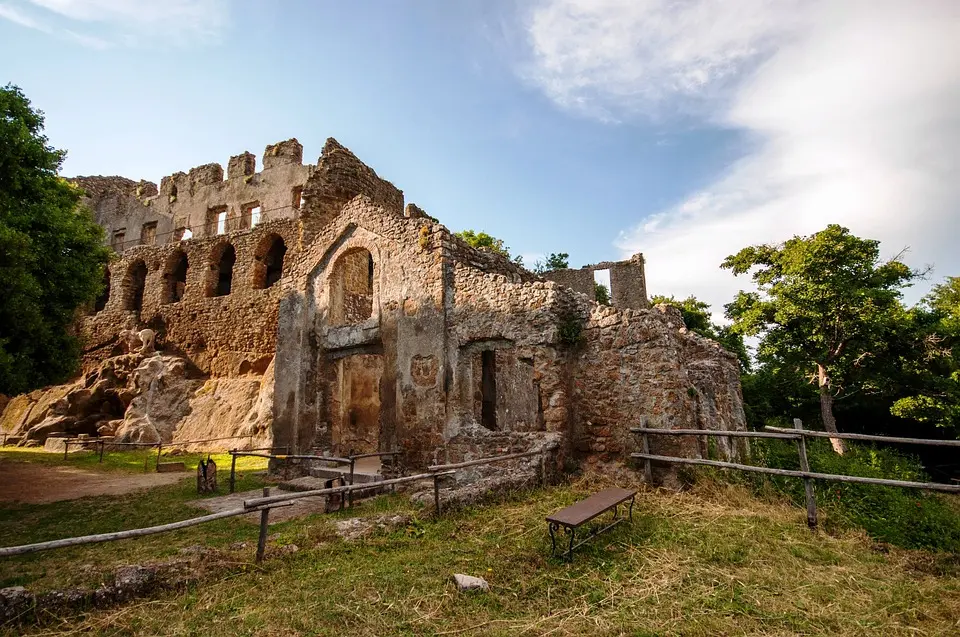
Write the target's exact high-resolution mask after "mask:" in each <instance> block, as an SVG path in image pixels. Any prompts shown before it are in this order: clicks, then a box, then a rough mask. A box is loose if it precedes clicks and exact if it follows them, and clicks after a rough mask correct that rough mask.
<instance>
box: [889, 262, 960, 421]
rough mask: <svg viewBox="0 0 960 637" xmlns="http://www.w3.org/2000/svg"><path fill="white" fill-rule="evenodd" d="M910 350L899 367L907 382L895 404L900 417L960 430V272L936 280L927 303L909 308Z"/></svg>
mask: <svg viewBox="0 0 960 637" xmlns="http://www.w3.org/2000/svg"><path fill="white" fill-rule="evenodd" d="M900 333H901V334H905V335H906V336H905V337H904V336H901V337H900V340H901V341H904V340H905V341H906V345H907V348H905V349H906V355H901V356H899V357H898V358H897V359H896V360H895V361H894V370H896V371H899V372H900V373H901V374H902V376H903V378H902V379H901V384H902V385H905V386H906V387H905V388H904V390H903V393H906V394H907V395H906V396H901V397H899V398H898V399H897V400H896V402H894V403H893V406H892V407H891V409H890V411H891V413H892V414H893V415H895V416H900V417H901V418H909V419H911V420H916V421H917V422H922V423H929V424H933V425H936V426H938V427H944V428H949V429H953V430H954V432H955V433H958V434H960V277H948V278H947V280H946V281H945V282H944V283H941V284H939V285H935V286H934V287H933V290H932V291H931V292H930V294H929V295H928V296H927V297H926V298H925V299H924V302H923V303H922V304H921V305H920V306H919V307H916V308H913V309H911V310H910V311H909V312H906V313H905V318H904V319H903V321H902V322H901V330H900Z"/></svg>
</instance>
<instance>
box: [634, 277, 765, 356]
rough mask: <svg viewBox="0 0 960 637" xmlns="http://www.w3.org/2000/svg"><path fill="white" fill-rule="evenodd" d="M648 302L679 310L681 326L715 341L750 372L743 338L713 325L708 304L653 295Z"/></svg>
mask: <svg viewBox="0 0 960 637" xmlns="http://www.w3.org/2000/svg"><path fill="white" fill-rule="evenodd" d="M650 302H651V303H653V304H654V305H659V304H661V303H663V304H666V305H671V306H673V307H675V308H677V309H678V310H680V315H681V316H682V317H683V324H684V325H686V326H687V329H688V330H690V331H691V332H695V333H697V334H699V335H700V336H705V337H707V338H711V339H713V340H715V341H717V342H718V343H720V344H721V345H723V346H724V348H726V349H727V350H728V351H730V352H732V353H734V354H736V355H737V359H738V360H739V361H740V367H741V369H743V370H744V371H750V369H751V362H750V353H749V352H748V351H747V346H746V344H744V342H743V336H741V335H740V334H739V333H737V332H735V331H733V330H732V329H731V328H730V327H727V326H722V325H717V324H716V323H714V322H713V320H712V318H711V317H710V304H709V303H705V302H703V301H701V300H699V299H698V298H697V297H695V296H692V295H691V296H689V297H687V298H685V299H683V300H682V301H678V300H677V299H675V298H674V297H673V296H662V295H654V296H653V297H652V298H651V299H650Z"/></svg>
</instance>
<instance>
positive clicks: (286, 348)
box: [3, 139, 744, 468]
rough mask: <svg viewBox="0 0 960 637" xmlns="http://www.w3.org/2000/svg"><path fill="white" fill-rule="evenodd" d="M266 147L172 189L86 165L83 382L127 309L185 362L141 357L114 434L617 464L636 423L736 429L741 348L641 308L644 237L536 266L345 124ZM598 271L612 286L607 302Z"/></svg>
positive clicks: (114, 351) (670, 447) (672, 446)
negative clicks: (407, 176)
mask: <svg viewBox="0 0 960 637" xmlns="http://www.w3.org/2000/svg"><path fill="white" fill-rule="evenodd" d="M262 164H263V167H262V170H261V171H260V172H256V159H255V157H254V155H252V154H251V153H248V152H247V153H242V154H240V155H237V156H235V157H232V158H230V161H229V163H228V165H227V170H226V175H224V171H223V168H222V167H221V166H220V165H219V164H207V165H204V166H199V167H197V168H193V169H192V170H190V171H189V172H188V173H182V172H180V173H175V174H174V175H171V176H169V177H165V178H164V179H163V180H161V183H160V185H159V187H158V186H157V185H156V184H153V183H150V182H144V181H141V182H135V181H132V180H129V179H125V178H121V177H78V178H76V179H75V180H74V181H75V183H77V184H78V185H79V186H81V187H82V188H83V189H84V190H85V191H86V193H87V198H86V203H87V205H88V206H89V207H90V208H91V209H92V210H93V211H94V214H95V217H96V220H97V222H98V223H100V224H101V225H102V226H103V227H104V228H105V230H106V235H107V241H108V242H109V243H110V244H111V245H112V246H113V247H114V249H115V250H116V251H117V254H118V257H117V259H116V260H114V261H113V262H111V264H110V266H109V271H108V278H107V281H106V283H107V292H106V293H105V294H104V296H103V297H102V298H101V299H99V300H98V301H97V303H96V305H95V307H93V308H91V309H90V312H89V315H88V316H86V318H84V319H83V332H84V338H85V350H84V358H83V368H84V369H83V371H84V374H85V377H84V380H82V383H83V384H84V386H85V387H87V388H88V391H94V389H95V388H96V387H98V386H99V383H101V382H104V378H105V376H107V375H109V374H105V373H104V371H103V366H104V365H105V364H107V363H108V362H109V361H111V360H115V359H116V357H117V356H118V355H120V354H122V349H121V346H120V343H119V342H118V340H117V334H118V332H119V331H120V330H121V329H132V330H138V329H144V328H149V329H151V330H153V331H154V333H155V334H156V341H157V347H158V349H159V350H161V352H162V354H163V357H166V358H171V359H173V358H176V360H177V361H179V362H178V365H179V368H178V369H179V372H178V373H179V374H180V376H176V377H174V376H173V375H171V373H170V372H169V370H168V369H166V368H162V369H161V367H162V365H161V364H160V363H150V364H153V365H154V367H155V368H156V369H152V371H151V370H147V371H144V368H143V367H142V366H143V365H148V363H149V361H147V362H144V361H141V360H137V361H134V362H132V363H130V365H131V366H133V365H141V367H139V368H137V379H138V380H137V383H139V384H138V385H137V386H138V387H139V389H137V390H136V391H133V392H132V393H133V394H137V396H135V397H133V398H131V397H130V396H126V397H124V396H122V394H123V392H122V391H118V392H115V393H116V394H117V395H120V396H121V398H122V400H120V401H119V403H117V401H114V403H117V404H115V406H114V408H111V407H110V405H106V406H105V407H104V408H103V419H113V420H114V421H115V422H116V423H117V430H116V431H117V434H118V435H120V436H122V435H126V436H127V437H128V438H131V439H136V438H143V437H144V436H147V437H149V435H154V436H156V437H159V438H161V439H169V440H171V441H173V442H175V441H176V440H177V439H178V438H179V439H184V440H186V439H190V438H191V437H195V436H197V435H210V434H213V433H218V432H216V431H212V430H207V429H204V427H206V426H207V424H206V423H210V422H221V423H224V425H223V426H222V427H221V431H220V432H219V433H223V431H222V428H223V427H226V428H227V429H229V430H230V432H229V434H228V435H238V436H239V435H241V434H242V435H246V436H251V440H254V441H256V442H258V443H260V444H262V443H266V444H269V445H274V446H276V447H278V448H279V447H283V448H285V449H287V450H289V452H290V453H317V454H333V455H346V454H348V453H362V452H370V451H385V450H398V451H400V452H401V453H402V458H403V462H404V464H405V465H407V466H408V467H414V468H418V467H424V466H426V465H428V464H431V463H435V462H438V461H441V462H442V461H451V462H453V461H459V460H462V459H466V458H470V457H477V456H478V455H483V454H488V455H489V454H495V453H498V452H504V451H520V450H526V449H531V448H537V447H538V446H543V445H550V446H551V447H553V448H555V449H556V450H557V455H556V462H557V465H558V466H559V465H560V464H561V463H568V462H571V461H572V462H575V463H581V464H582V463H584V462H625V461H626V458H627V454H628V453H629V452H630V451H632V450H634V441H633V439H632V437H631V435H630V434H629V428H630V427H631V426H637V425H640V424H642V423H645V424H647V426H651V427H662V428H680V427H682V428H702V429H714V430H740V429H743V428H744V414H743V405H742V397H741V392H740V384H739V368H738V363H737V359H736V357H735V356H734V355H732V354H730V353H729V352H727V351H725V350H724V349H723V348H721V347H720V346H719V345H718V344H717V343H715V342H713V341H711V340H708V339H705V338H702V337H700V336H698V335H696V334H693V333H691V332H689V331H688V330H686V328H685V327H684V325H683V321H682V320H681V318H680V315H679V312H677V311H676V310H675V309H672V308H668V307H665V306H659V307H655V308H651V307H650V303H649V301H648V299H647V294H646V285H645V280H644V267H645V264H644V260H643V257H642V255H635V256H634V257H633V258H631V259H629V260H626V261H621V262H614V263H602V264H597V265H595V266H589V267H587V268H582V269H571V270H561V271H555V272H549V273H547V274H545V275H544V276H543V277H541V276H538V275H536V274H533V273H531V272H529V271H527V270H525V269H524V268H522V267H519V266H518V265H516V264H514V263H512V262H511V261H509V260H507V259H505V258H503V257H502V256H500V255H498V254H495V253H492V252H488V251H481V250H476V249H474V248H472V247H470V246H469V245H467V244H466V243H464V242H463V241H462V240H460V239H459V238H458V237H456V236H455V235H454V234H453V233H451V232H450V231H449V230H448V229H447V228H446V227H444V226H443V225H442V224H440V223H439V222H437V221H436V220H435V219H433V218H432V217H430V216H429V215H427V214H426V213H425V212H423V211H422V210H420V209H419V208H418V207H417V206H415V205H413V204H406V205H405V203H404V197H403V193H402V192H401V191H400V190H399V189H397V188H396V187H394V186H393V184H391V183H390V182H388V181H385V180H384V179H382V178H380V177H379V176H378V175H377V174H376V173H375V172H374V171H373V170H372V169H371V168H370V167H368V166H366V165H365V164H363V163H362V162H361V161H360V160H358V159H357V158H356V157H355V156H354V155H353V154H352V153H351V152H350V151H349V150H347V149H346V148H344V147H343V146H341V145H340V144H339V143H337V142H336V141H335V140H333V139H329V140H327V142H326V144H325V146H324V148H323V152H322V154H321V155H320V157H319V159H318V161H317V163H316V164H315V165H305V164H303V162H302V146H301V145H300V144H299V143H298V142H297V140H295V139H291V140H288V141H285V142H281V143H278V144H274V145H271V146H267V148H266V150H265V151H264V154H263V161H262ZM601 269H609V271H610V282H611V293H612V294H611V296H612V298H611V301H612V305H611V306H603V305H598V304H597V303H596V302H595V301H594V271H596V270H601ZM163 357H158V358H157V360H160V358H163ZM111 365H113V367H112V368H111V369H113V370H114V371H111V372H110V373H111V374H113V375H114V376H116V375H117V374H119V373H120V372H118V371H116V370H117V369H119V368H120V367H122V366H121V365H120V364H119V363H117V364H112V363H111ZM98 370H99V371H98ZM128 371H129V370H128ZM125 373H126V372H125ZM130 373H132V372H130ZM164 379H167V380H164ZM137 383H134V384H137ZM89 388H94V389H89ZM105 391H106V390H105ZM164 392H166V394H165V393H164ZM108 393H109V392H108V391H106V393H104V394H103V396H106V395H107V394H108ZM128 393H131V392H128ZM64 395H65V394H64V393H61V394H59V395H58V396H59V398H60V399H62V398H63V396H64ZM110 395H111V396H112V395H113V394H110ZM171 395H175V398H172V399H171V398H170V396H171ZM164 396H166V398H164ZM57 399H58V398H57V396H53V397H50V396H47V395H44V394H43V393H42V392H35V393H34V394H31V395H30V396H28V397H19V398H16V399H14V400H13V401H11V403H10V406H8V408H7V411H6V412H5V413H4V415H3V423H4V425H5V426H7V427H8V428H10V429H14V430H16V429H17V428H18V427H19V429H20V430H21V431H27V430H29V429H30V428H31V427H32V428H34V430H36V427H37V426H38V425H37V423H39V422H41V421H43V419H44V418H47V419H49V418H50V417H51V416H50V415H49V414H48V413H46V412H42V410H41V409H40V406H41V404H45V405H46V406H47V407H49V406H50V405H51V404H53V403H54V402H55V401H56V400H57ZM18 401H19V402H18ZM104 402H105V403H108V402H109V401H106V400H105V401H104ZM61 411H62V410H61ZM64 413H66V412H64ZM191 419H192V420H191ZM88 420H89V418H88ZM132 421H136V423H137V427H135V428H131V426H130V424H131V422H132ZM85 422H86V421H85ZM65 423H66V421H64V420H60V421H58V422H57V425H56V426H59V427H61V428H63V427H67V428H68V429H69V424H68V423H66V424H65ZM98 423H99V421H96V419H94V420H92V421H90V422H88V423H87V424H88V426H93V425H97V424H98ZM161 423H163V426H161ZM185 423H192V424H190V425H189V426H188V425H187V424H185ZM52 426H53V425H51V427H52ZM151 427H152V428H153V429H150V428H151ZM47 429H49V427H48V428H47ZM93 431H95V429H94V430H93ZM124 432H126V433H124ZM151 432H152V433H151ZM665 438H666V437H665ZM720 440H721V443H723V440H722V439H720ZM654 444H655V445H657V449H659V450H661V451H663V452H665V453H676V452H680V453H683V454H687V455H691V454H692V455H697V454H698V453H700V452H701V450H699V449H698V448H697V444H698V443H697V441H696V440H691V439H686V440H682V441H680V442H677V441H674V440H655V441H654ZM239 446H242V445H239ZM655 451H656V450H655ZM724 452H725V454H727V455H729V454H730V453H731V452H732V450H731V449H729V448H726V449H724Z"/></svg>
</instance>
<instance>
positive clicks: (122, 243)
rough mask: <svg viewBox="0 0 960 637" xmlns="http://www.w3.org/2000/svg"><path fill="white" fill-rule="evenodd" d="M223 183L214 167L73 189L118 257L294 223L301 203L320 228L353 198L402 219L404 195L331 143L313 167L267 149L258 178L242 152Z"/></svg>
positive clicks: (85, 180)
mask: <svg viewBox="0 0 960 637" xmlns="http://www.w3.org/2000/svg"><path fill="white" fill-rule="evenodd" d="M224 176H225V175H224V169H223V165H221V164H219V163H216V162H214V163H209V164H203V165H201V166H196V167H194V168H191V169H190V170H189V171H188V172H182V171H181V172H175V173H173V174H172V175H168V176H166V177H164V178H163V179H161V180H160V185H159V187H158V186H157V185H156V184H154V183H152V182H147V181H140V182H135V181H133V180H131V179H127V178H125V177H78V178H76V179H75V180H74V182H75V183H77V184H78V185H79V186H81V187H82V188H83V189H84V190H85V192H86V198H87V201H86V203H87V204H88V205H89V206H90V207H91V208H92V209H93V210H94V212H95V215H96V219H97V222H98V223H99V224H100V225H102V226H103V227H104V228H105V229H106V231H107V241H108V242H109V243H110V245H111V246H113V247H114V249H116V250H117V251H118V252H122V251H123V250H125V249H127V248H130V247H134V246H139V245H164V244H167V243H174V242H178V241H181V240H183V239H189V238H203V237H212V236H216V235H220V234H227V233H231V232H237V231H242V230H248V229H250V228H252V227H254V226H255V225H257V224H259V223H263V222H266V221H275V220H279V219H292V218H298V217H300V216H301V215H302V214H307V213H308V206H307V204H308V203H309V204H311V206H310V210H312V218H313V219H314V222H315V224H319V225H322V224H323V223H325V222H326V221H328V220H329V219H331V218H333V217H334V216H335V215H336V214H337V212H338V211H339V209H340V207H342V206H343V205H344V204H345V203H346V202H347V201H349V200H350V199H352V198H353V197H355V196H356V195H359V194H363V195H367V196H369V197H370V198H371V199H373V200H374V201H376V202H377V203H378V204H380V205H382V206H383V207H384V208H386V209H387V210H389V211H391V212H396V213H397V214H401V215H402V214H403V192H402V191H400V190H399V189H398V188H396V187H395V186H393V184H391V183H390V182H388V181H386V180H384V179H381V178H380V177H379V176H378V175H377V174H376V172H375V171H374V170H373V169H372V168H370V167H369V166H367V165H366V164H364V163H363V162H362V161H360V160H359V159H358V158H357V157H356V156H355V155H354V154H353V153H351V152H350V151H349V150H348V149H347V148H346V147H344V146H342V145H341V144H340V143H339V142H337V141H336V140H335V139H333V138H329V139H327V141H326V143H325V144H324V147H323V152H322V153H321V155H320V158H319V159H318V160H317V164H315V165H313V164H304V163H303V145H302V144H300V142H299V141H297V140H296V139H288V140H285V141H281V142H277V143H275V144H268V145H267V147H266V148H265V149H264V151H263V167H262V170H261V171H260V172H257V157H256V155H254V154H253V153H251V152H249V151H244V152H242V153H240V154H238V155H234V156H232V157H230V159H229V161H228V162H227V169H226V178H224Z"/></svg>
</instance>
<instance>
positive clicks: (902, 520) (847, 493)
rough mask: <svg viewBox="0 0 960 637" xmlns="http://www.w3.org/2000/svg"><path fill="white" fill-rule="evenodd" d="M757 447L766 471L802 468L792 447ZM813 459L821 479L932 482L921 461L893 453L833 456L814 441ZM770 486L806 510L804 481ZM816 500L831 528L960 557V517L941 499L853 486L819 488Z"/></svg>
mask: <svg viewBox="0 0 960 637" xmlns="http://www.w3.org/2000/svg"><path fill="white" fill-rule="evenodd" d="M753 444H754V447H753V451H754V456H755V458H756V459H757V460H759V461H761V462H762V463H763V464H765V465H766V466H768V467H776V468H779V469H793V470H798V469H799V468H800V466H799V459H798V456H797V449H796V446H795V445H794V444H793V443H792V442H784V441H779V440H762V441H756V442H755V443H753ZM807 457H808V459H809V462H810V468H811V470H813V471H817V472H821V473H834V474H846V475H856V476H865V477H870V478H885V479H889V480H910V481H921V482H927V481H929V477H928V476H927V475H926V473H925V472H924V470H923V465H922V464H921V463H920V461H919V460H918V459H917V458H915V457H913V456H909V455H906V454H903V453H900V452H897V451H895V450H893V449H889V448H878V447H874V446H870V445H852V446H851V447H850V448H849V449H848V450H847V453H845V454H844V455H842V456H840V455H837V454H835V453H833V451H832V450H831V448H830V445H829V443H827V441H825V440H808V441H807ZM770 481H771V483H773V484H775V485H776V487H777V489H778V490H780V491H783V492H785V493H787V494H788V495H789V496H790V498H791V499H792V500H793V501H794V502H795V503H797V504H798V505H800V506H803V505H804V502H805V497H804V491H803V482H802V481H801V480H797V479H794V478H773V479H771V480H770ZM816 495H817V507H818V508H819V509H821V510H824V511H826V512H827V513H828V521H829V524H831V525H834V526H837V527H839V528H844V527H851V526H858V527H861V528H863V529H864V530H865V531H866V532H867V533H868V534H869V535H870V536H871V537H873V538H874V539H877V540H880V541H883V542H889V543H891V544H896V545H897V546H903V547H905V548H925V549H934V550H941V551H953V552H956V551H960V511H958V510H957V509H955V508H954V507H951V506H950V504H949V503H948V502H947V501H946V500H945V499H944V498H943V497H941V496H938V495H933V494H930V493H924V492H922V491H918V490H915V489H903V488H899V487H881V486H876V485H869V484H857V483H852V482H829V483H817V485H816ZM828 529H829V527H828Z"/></svg>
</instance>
